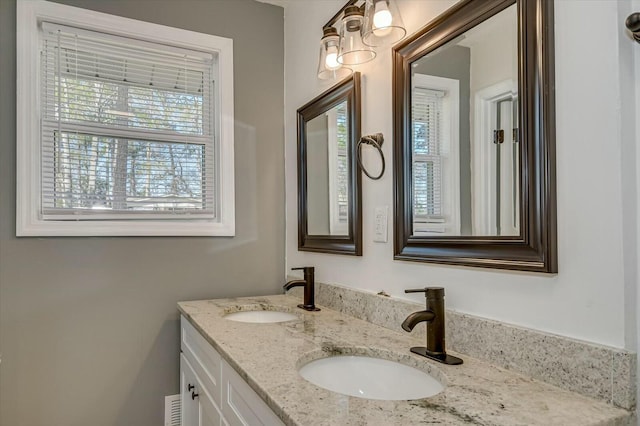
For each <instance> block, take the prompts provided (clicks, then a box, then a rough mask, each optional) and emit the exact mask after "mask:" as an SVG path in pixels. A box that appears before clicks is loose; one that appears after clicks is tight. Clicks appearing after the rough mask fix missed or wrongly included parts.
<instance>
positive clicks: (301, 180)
mask: <svg viewBox="0 0 640 426" xmlns="http://www.w3.org/2000/svg"><path fill="white" fill-rule="evenodd" d="M359 139H360V74H359V73H354V74H353V75H352V76H351V77H349V78H347V79H345V80H343V81H342V82H340V83H338V84H337V85H336V86H334V87H332V88H331V89H329V90H328V91H326V92H325V93H323V94H321V95H319V96H318V97H316V98H315V99H313V100H312V101H310V102H309V103H307V104H306V105H304V106H303V107H301V108H300V109H299V110H298V249H299V250H302V251H316V252H323V253H336V254H350V255H361V254H362V212H361V195H360V182H361V179H360V174H359V173H358V167H357V164H356V155H355V146H356V142H357V141H358V140H359Z"/></svg>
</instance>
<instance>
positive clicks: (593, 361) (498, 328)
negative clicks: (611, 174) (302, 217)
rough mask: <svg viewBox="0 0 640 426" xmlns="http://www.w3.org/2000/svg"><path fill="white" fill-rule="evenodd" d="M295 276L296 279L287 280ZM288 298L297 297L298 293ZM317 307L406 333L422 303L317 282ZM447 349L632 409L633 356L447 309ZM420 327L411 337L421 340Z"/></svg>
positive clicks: (634, 364) (422, 336)
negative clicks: (410, 318)
mask: <svg viewBox="0 0 640 426" xmlns="http://www.w3.org/2000/svg"><path fill="white" fill-rule="evenodd" d="M290 278H294V277H290ZM289 293H290V294H295V295H300V297H302V289H301V288H295V289H292V290H291V291H290V292H289ZM316 303H317V304H319V305H323V306H327V307H329V308H331V309H334V310H336V311H338V312H341V313H344V314H347V315H350V316H353V317H356V318H359V319H362V320H365V321H368V322H370V323H372V324H375V325H379V326H382V327H385V328H389V329H391V330H394V331H399V332H402V333H404V331H403V330H402V328H401V327H400V324H402V321H403V320H404V319H405V318H406V317H407V315H409V314H410V313H412V312H415V311H417V310H421V309H424V305H423V304H418V303H413V302H410V301H406V300H401V299H397V298H394V297H389V296H386V295H378V294H375V293H368V292H365V291H360V290H354V289H351V288H347V287H343V286H340V285H332V284H324V283H319V282H316ZM445 329H446V345H447V346H446V347H447V349H448V350H453V351H456V352H459V353H461V354H467V355H470V356H472V357H474V358H477V359H481V360H485V361H488V362H490V363H492V364H495V365H498V366H500V367H503V368H505V369H508V370H512V371H517V372H519V373H522V374H525V375H527V376H529V377H532V378H534V379H538V380H541V381H543V382H546V383H550V384H553V385H555V386H558V387H560V388H563V389H566V390H569V391H572V392H576V393H579V394H582V395H585V396H589V397H592V398H597V399H600V400H602V401H606V402H608V403H610V404H613V405H615V406H617V407H621V408H625V409H628V410H632V409H635V406H636V363H637V360H636V354H635V353H633V352H629V351H626V350H624V349H618V348H612V347H608V346H603V345H597V344H594V343H589V342H585V341H580V340H576V339H571V338H568V337H563V336H558V335H554V334H550V333H544V332H541V331H538V330H533V329H528V328H524V327H519V326H514V325H511V324H508V323H504V322H499V321H494V320H489V319H485V318H480V317H477V316H473V315H467V314H462V313H459V312H456V311H452V310H447V318H446V326H445ZM425 330H426V327H424V326H417V327H416V328H415V329H414V331H413V332H412V335H413V336H414V337H416V338H418V339H420V340H421V341H423V340H424V339H425Z"/></svg>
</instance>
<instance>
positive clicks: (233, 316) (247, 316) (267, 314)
mask: <svg viewBox="0 0 640 426" xmlns="http://www.w3.org/2000/svg"><path fill="white" fill-rule="evenodd" d="M224 319H228V320H231V321H238V322H252V323H273V322H285V321H291V320H295V319H298V317H297V316H296V315H294V314H290V313H289V312H280V311H240V312H232V313H230V314H227V315H225V316H224Z"/></svg>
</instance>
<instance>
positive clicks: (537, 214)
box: [393, 0, 557, 273]
mask: <svg viewBox="0 0 640 426" xmlns="http://www.w3.org/2000/svg"><path fill="white" fill-rule="evenodd" d="M553 60H554V49H553V2H552V1H548V0H463V1H461V2H459V3H457V4H455V5H454V6H453V7H452V8H451V9H449V10H447V11H446V12H445V13H444V14H442V15H440V16H439V17H437V18H436V19H434V20H433V21H432V22H430V23H429V24H427V25H426V26H425V27H424V28H422V29H421V30H419V31H418V32H416V34H414V35H413V36H411V37H410V38H408V39H407V40H405V41H404V42H402V43H401V44H399V45H397V46H395V47H394V49H393V116H394V191H395V234H394V258H395V259H399V260H411V261H420V262H435V263H445V264H453V265H464V266H479V267H487V268H500V269H514V270H525V271H537V272H549V273H555V272H557V247H556V246H557V243H556V240H557V237H556V190H555V101H554V96H555V95H554V62H553Z"/></svg>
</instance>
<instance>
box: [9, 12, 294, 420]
mask: <svg viewBox="0 0 640 426" xmlns="http://www.w3.org/2000/svg"><path fill="white" fill-rule="evenodd" d="M18 1H23V0H18ZM0 2H1V6H0V43H1V51H0V92H1V93H0V353H1V354H2V362H1V364H0V372H1V373H0V425H2V426H40V425H43V426H44V425H46V426H89V425H91V426H101V425H122V426H159V425H161V424H163V412H162V410H163V402H164V398H163V397H164V395H169V394H175V393H177V392H178V351H179V338H178V331H179V328H178V313H177V310H176V302H177V301H179V300H190V299H203V298H214V297H230V296H247V295H259V294H268V293H271V294H273V293H278V292H280V291H281V287H280V286H281V284H282V283H283V280H284V251H285V248H284V235H285V228H284V217H285V214H284V154H283V133H284V132H283V126H284V125H283V123H284V119H283V109H284V100H283V93H284V89H283V74H284V72H283V62H284V53H283V50H284V49H283V37H284V35H283V19H284V18H283V10H282V9H281V8H278V7H275V6H272V5H267V4H262V3H258V2H254V1H251V0H234V1H220V0H217V1H216V0H180V1H176V0H108V1H107V0H64V1H60V2H62V3H68V4H70V5H74V6H80V7H84V8H88V9H94V10H98V11H102V12H107V13H112V14H116V15H122V16H126V17H130V18H134V19H140V20H145V21H150V22H155V23H159V24H164V25H170V26H174V27H180V28H186V29H189V30H194V31H199V32H203V33H210V34H215V35H220V36H224V37H230V38H233V39H234V71H235V119H236V127H235V132H236V139H235V158H236V160H235V167H236V224H237V232H236V236H235V237H234V238H160V237H159V238H20V239H18V238H15V213H14V211H15V183H16V178H15V152H16V150H15V143H16V141H15V135H16V133H15V97H16V93H15V78H16V74H15V73H16V71H15V9H16V3H15V0H0Z"/></svg>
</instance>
